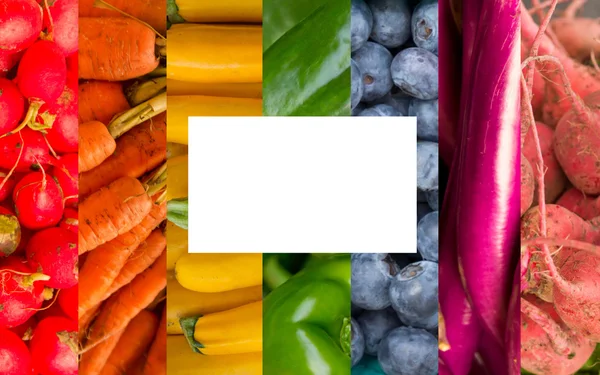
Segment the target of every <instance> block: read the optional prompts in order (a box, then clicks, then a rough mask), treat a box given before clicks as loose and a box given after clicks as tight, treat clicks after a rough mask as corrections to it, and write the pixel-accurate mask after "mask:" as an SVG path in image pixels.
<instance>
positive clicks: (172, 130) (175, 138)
mask: <svg viewBox="0 0 600 375" xmlns="http://www.w3.org/2000/svg"><path fill="white" fill-rule="evenodd" d="M167 103H168V104H167V105H168V107H169V110H168V111H167V123H168V124H169V126H167V141H168V142H175V143H181V144H187V143H188V117H189V116H262V100H261V99H248V98H220V97H216V96H200V95H189V96H169V97H168V99H167Z"/></svg>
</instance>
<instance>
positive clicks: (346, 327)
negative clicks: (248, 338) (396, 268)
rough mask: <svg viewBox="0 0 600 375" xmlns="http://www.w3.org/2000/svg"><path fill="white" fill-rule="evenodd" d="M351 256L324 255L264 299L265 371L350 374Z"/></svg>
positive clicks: (304, 374)
mask: <svg viewBox="0 0 600 375" xmlns="http://www.w3.org/2000/svg"><path fill="white" fill-rule="evenodd" d="M350 336H351V332H350V255H348V254H345V255H344V256H338V257H332V258H330V259H323V260H322V261H320V262H318V263H313V264H312V265H311V266H309V267H307V268H305V269H303V270H301V271H300V272H299V273H297V274H296V275H294V276H292V277H291V278H290V279H289V280H288V281H286V282H285V283H284V284H282V285H281V286H279V287H278V288H276V289H275V290H273V291H272V292H271V293H270V294H269V295H267V296H266V297H265V299H264V304H263V367H264V373H265V374H278V375H323V374H329V375H349V374H350V367H351V361H350Z"/></svg>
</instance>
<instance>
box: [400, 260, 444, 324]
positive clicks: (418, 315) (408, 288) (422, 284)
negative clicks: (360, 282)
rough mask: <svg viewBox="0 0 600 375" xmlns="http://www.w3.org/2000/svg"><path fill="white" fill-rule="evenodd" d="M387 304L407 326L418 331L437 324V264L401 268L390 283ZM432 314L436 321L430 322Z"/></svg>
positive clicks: (422, 263) (418, 264)
mask: <svg viewBox="0 0 600 375" xmlns="http://www.w3.org/2000/svg"><path fill="white" fill-rule="evenodd" d="M390 302H391V303H392V307H393V308H394V310H395V311H396V313H398V317H399V318H400V320H401V321H402V323H404V324H406V325H409V326H413V327H415V326H416V327H418V328H429V326H430V325H431V324H433V325H434V326H435V325H437V312H438V265H437V263H434V262H429V261H426V260H424V261H420V262H416V263H412V264H409V265H408V266H406V267H404V268H403V269H402V270H401V271H400V273H398V274H397V275H396V277H394V280H392V283H391V284H390ZM434 315H435V321H434V322H431V320H432V319H431V317H433V316H434Z"/></svg>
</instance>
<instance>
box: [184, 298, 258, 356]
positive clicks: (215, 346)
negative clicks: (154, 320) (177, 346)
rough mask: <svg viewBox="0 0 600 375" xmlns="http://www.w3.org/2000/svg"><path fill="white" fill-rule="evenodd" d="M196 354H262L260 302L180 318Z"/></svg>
mask: <svg viewBox="0 0 600 375" xmlns="http://www.w3.org/2000/svg"><path fill="white" fill-rule="evenodd" d="M180 324H181V327H182V328H183V333H184V335H185V337H186V338H187V340H188V343H189V344H190V347H191V348H192V350H193V351H194V352H196V353H202V354H206V355H228V354H240V353H251V352H260V351H262V301H258V302H252V303H249V304H247V305H243V306H240V307H236V308H234V309H231V310H227V311H221V312H218V313H214V314H208V315H204V316H196V317H188V318H181V320H180Z"/></svg>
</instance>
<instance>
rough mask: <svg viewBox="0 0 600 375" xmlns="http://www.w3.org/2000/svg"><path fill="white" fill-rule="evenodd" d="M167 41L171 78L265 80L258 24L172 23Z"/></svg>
mask: <svg viewBox="0 0 600 375" xmlns="http://www.w3.org/2000/svg"><path fill="white" fill-rule="evenodd" d="M167 40H168V41H169V43H168V45H167V48H168V52H167V54H168V56H169V58H168V59H167V78H168V79H175V80H178V81H187V82H200V83H257V82H262V27H261V26H259V25H201V24H178V25H173V26H171V28H170V29H169V31H168V32H167ZM167 90H168V86H167ZM169 109H170V108H169Z"/></svg>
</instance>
